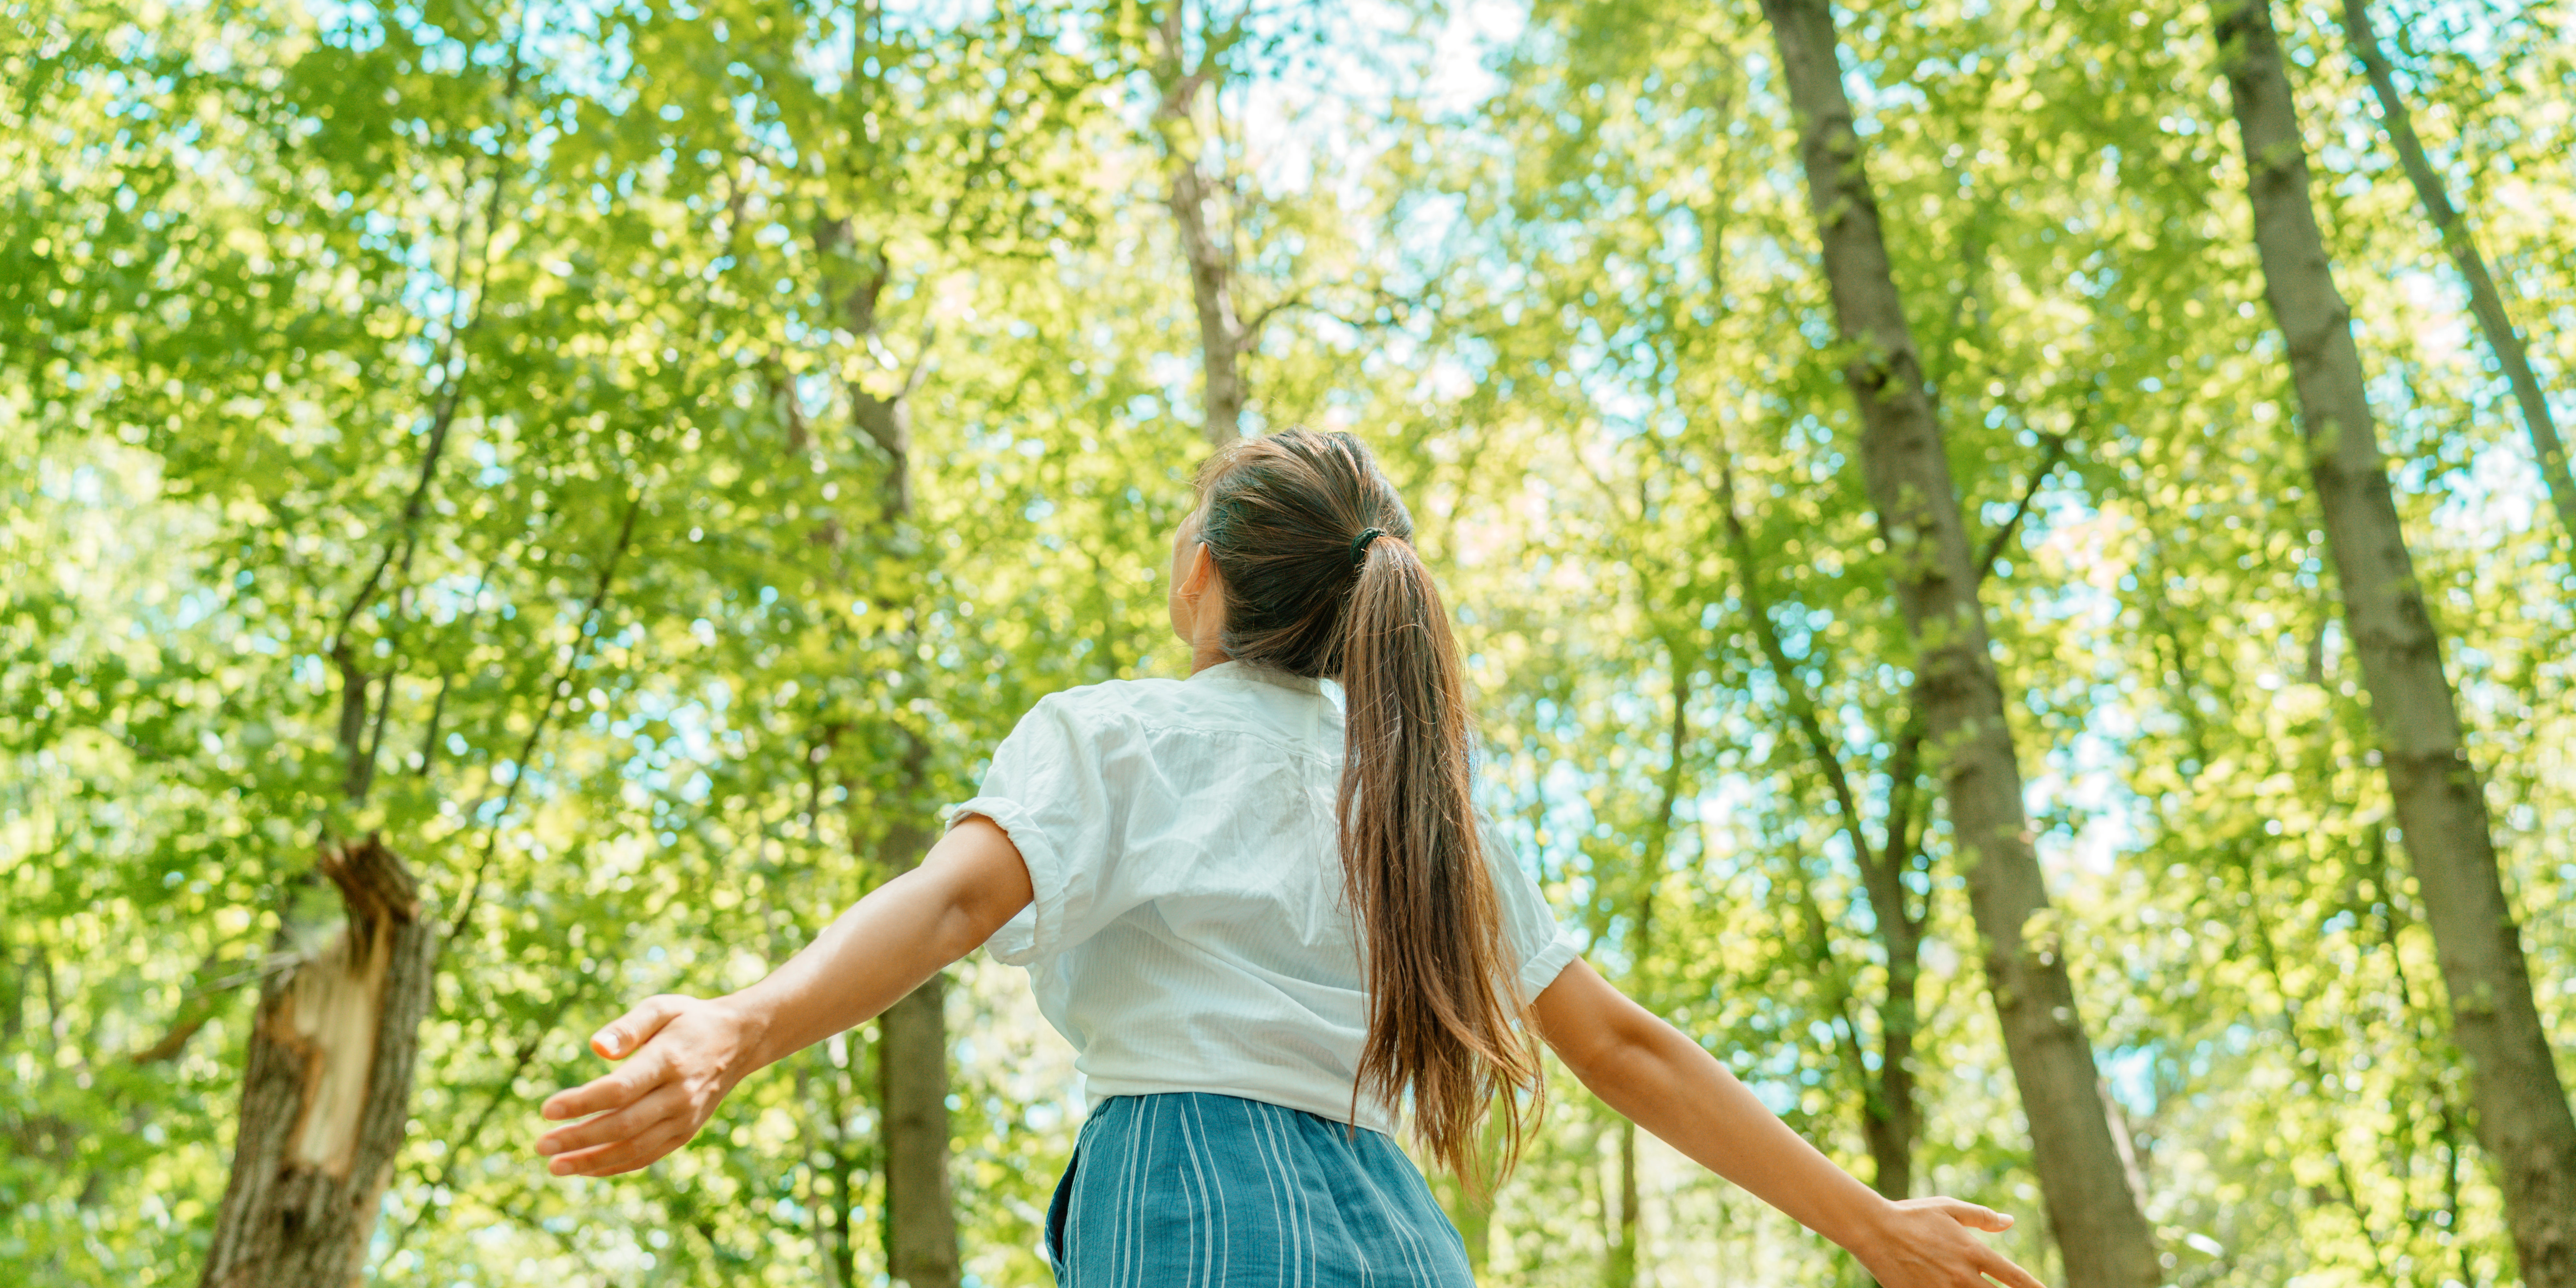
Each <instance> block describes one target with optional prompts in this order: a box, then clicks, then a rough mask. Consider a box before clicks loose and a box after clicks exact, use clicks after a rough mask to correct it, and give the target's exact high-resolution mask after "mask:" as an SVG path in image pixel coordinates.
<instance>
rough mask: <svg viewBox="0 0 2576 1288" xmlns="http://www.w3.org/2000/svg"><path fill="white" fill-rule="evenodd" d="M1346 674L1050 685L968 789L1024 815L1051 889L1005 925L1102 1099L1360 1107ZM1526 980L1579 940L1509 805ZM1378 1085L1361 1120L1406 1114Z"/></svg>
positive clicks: (1222, 671) (1003, 815)
mask: <svg viewBox="0 0 2576 1288" xmlns="http://www.w3.org/2000/svg"><path fill="white" fill-rule="evenodd" d="M1340 697H1341V695H1340V686H1338V685H1332V684H1328V683H1324V682H1319V681H1316V680H1311V679H1303V678H1299V677H1296V676H1291V675H1287V674H1284V673H1281V672H1278V671H1274V670H1269V669H1265V668H1256V667H1251V666H1247V665H1245V664H1243V663H1240V662H1226V663H1221V664H1219V665H1216V666H1212V667H1209V668H1207V669H1206V670H1203V671H1200V672H1199V673H1197V674H1196V675H1193V676H1191V677H1190V678H1189V679H1187V680H1117V681H1111V682H1109V683H1106V684H1095V685H1089V686H1086V687H1084V688H1079V689H1069V690H1066V691H1064V692H1062V693H1056V694H1051V695H1049V696H1048V697H1046V698H1044V699H1042V700H1041V701H1039V703H1038V704H1037V706H1036V707H1034V708H1032V709H1031V710H1030V711H1029V713H1028V715H1026V716H1024V717H1022V718H1021V720H1020V723H1019V727H1018V728H1016V729H1013V730H1012V731H1011V736H1010V737H1008V738H1006V739H1004V740H1003V741H1002V745H1001V746H1000V747H999V748H996V749H995V750H994V752H993V763H992V767H991V768H990V769H989V770H987V771H986V773H985V775H984V785H983V791H982V794H980V795H978V796H976V797H975V798H974V799H973V800H970V801H967V802H965V803H963V804H960V805H953V806H951V807H949V810H948V822H949V823H950V824H951V825H954V824H955V823H956V821H957V820H958V819H959V818H961V817H964V816H966V815H969V814H980V815H983V816H984V817H986V818H990V819H992V820H993V821H994V822H995V823H997V824H999V825H1000V826H1001V827H1002V829H1003V830H1004V831H1006V832H1008V833H1010V836H1011V841H1012V843H1013V844H1014V845H1017V846H1018V847H1019V851H1020V857H1021V858H1022V859H1023V860H1024V861H1026V862H1027V864H1028V869H1029V884H1030V886H1031V887H1032V888H1033V889H1034V891H1035V893H1036V898H1035V899H1034V900H1033V901H1032V902H1031V903H1030V905H1029V906H1028V907H1027V908H1025V909H1023V910H1022V911H1021V912H1020V914H1019V915H1018V916H1016V917H1013V918H1012V919H1011V920H1010V921H1009V922H1008V923H1006V924H1004V925H1003V927H1002V928H1001V929H1000V930H998V931H996V932H994V934H993V937H992V938H991V939H990V940H988V941H987V942H986V944H985V947H986V948H988V949H990V950H991V952H992V954H993V956H994V957H995V958H997V959H999V960H1001V961H1003V962H1006V963H1009V964H1011V965H1014V966H1025V967H1027V968H1028V971H1029V982H1030V986H1031V987H1032V988H1033V989H1034V990H1035V992H1036V994H1037V1003H1038V1009H1039V1010H1040V1011H1041V1012H1042V1013H1044V1014H1045V1016H1046V1018H1047V1022H1048V1023H1050V1024H1053V1025H1054V1026H1055V1028H1056V1031H1057V1032H1060V1033H1062V1034H1064V1036H1065V1038H1066V1040H1068V1041H1070V1042H1072V1043H1073V1047H1074V1051H1075V1053H1076V1057H1077V1058H1076V1061H1075V1067H1076V1068H1078V1069H1080V1070H1081V1071H1082V1073H1083V1075H1084V1077H1085V1078H1086V1080H1087V1085H1088V1090H1089V1093H1090V1095H1091V1096H1092V1097H1093V1098H1094V1099H1095V1100H1097V1099H1100V1098H1105V1097H1109V1096H1123V1095H1143V1094H1148V1093H1152V1092H1163V1091H1209V1092H1218V1093H1221V1094H1224V1095H1230V1096H1242V1097H1245V1098H1247V1099H1252V1100H1262V1101H1267V1102H1269V1103H1271V1104H1276V1105H1285V1106H1287V1107H1289V1108H1292V1109H1303V1110H1306V1111H1309V1112H1311V1113H1316V1114H1320V1115H1323V1116H1324V1117H1327V1118H1330V1119H1333V1120H1335V1121H1350V1120H1351V1115H1352V1100H1351V1088H1352V1085H1353V1083H1354V1081H1355V1079H1356V1078H1357V1076H1358V1067H1359V1056H1360V1046H1361V1042H1362V1039H1363V1038H1364V1037H1365V1036H1366V1034H1367V1012H1366V1008H1367V996H1366V994H1365V992H1364V991H1363V990H1364V988H1365V987H1366V985H1365V977H1364V976H1363V974H1362V963H1361V954H1362V941H1361V939H1360V937H1359V932H1358V927H1357V925H1356V924H1355V923H1354V922H1353V920H1352V918H1351V916H1350V914H1349V911H1348V909H1347V907H1346V905H1345V902H1344V896H1343V888H1342V869H1341V857H1340V852H1339V850H1340V847H1339V844H1338V842H1337V839H1336V831H1337V829H1336V826H1335V822H1334V815H1333V801H1334V796H1335V793H1336V792H1337V791H1338V790H1339V788H1340V785H1341V775H1342V708H1341V702H1340ZM1484 843H1485V844H1484V849H1485V855H1486V859H1487V864H1488V866H1489V868H1490V869H1491V872H1492V875H1493V880H1494V885H1495V889H1496V891H1497V893H1498V894H1499V895H1500V903H1501V906H1502V912H1503V933H1504V942H1505V944H1506V946H1507V947H1508V949H1509V950H1510V952H1511V953H1512V955H1513V957H1514V959H1515V961H1516V962H1517V964H1518V967H1519V977H1518V979H1517V980H1516V981H1512V982H1514V983H1517V985H1518V986H1519V987H1520V988H1521V989H1522V990H1523V992H1524V995H1525V996H1529V997H1536V996H1537V995H1538V993H1539V991H1540V990H1542V989H1545V988H1546V987H1547V986H1548V985H1549V984H1550V983H1551V982H1553V981H1554V980H1555V979H1556V976H1557V973H1558V972H1559V971H1561V970H1563V969H1564V968H1565V966H1566V963H1568V962H1570V961H1572V960H1573V959H1574V957H1575V954H1576V951H1577V947H1578V945H1577V944H1576V942H1575V940H1574V938H1573V936H1572V935H1571V934H1569V933H1566V932H1564V931H1562V930H1560V929H1559V928H1558V926H1557V922H1556V917H1555V916H1554V914H1552V913H1551V912H1550V911H1549V910H1548V906H1547V902H1546V900H1545V898H1544V897H1543V896H1541V895H1540V893H1539V889H1538V885H1537V883H1536V882H1534V881H1532V880H1531V879H1530V877H1529V874H1528V873H1526V872H1524V871H1522V870H1521V867H1520V864H1519V863H1517V862H1515V861H1514V860H1513V858H1512V851H1511V849H1510V848H1509V846H1508V844H1507V842H1506V841H1505V838H1504V837H1503V836H1502V834H1501V833H1500V832H1499V831H1498V830H1496V829H1495V828H1494V827H1493V826H1492V825H1491V823H1490V822H1488V823H1487V824H1486V825H1485V830H1484ZM1395 1120H1396V1113H1395V1111H1394V1110H1393V1109H1392V1107H1390V1106H1387V1105H1383V1104H1380V1103H1377V1102H1375V1101H1374V1100H1368V1099H1363V1100H1362V1101H1361V1102H1360V1103H1359V1106H1358V1119H1357V1121H1358V1122H1359V1124H1360V1125H1361V1126H1364V1127H1370V1128H1374V1129H1376V1130H1378V1131H1384V1132H1389V1133H1392V1132H1393V1130H1394V1127H1395Z"/></svg>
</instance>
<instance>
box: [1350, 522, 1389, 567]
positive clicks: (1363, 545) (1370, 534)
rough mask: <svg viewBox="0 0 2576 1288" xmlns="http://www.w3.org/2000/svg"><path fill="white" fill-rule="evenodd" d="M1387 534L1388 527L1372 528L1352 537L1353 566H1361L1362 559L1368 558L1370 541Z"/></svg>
mask: <svg viewBox="0 0 2576 1288" xmlns="http://www.w3.org/2000/svg"><path fill="white" fill-rule="evenodd" d="M1385 535H1386V529H1384V528H1371V529H1369V530H1368V531H1366V532H1363V533H1361V534H1359V535H1358V536H1356V537H1353V538H1351V566H1352V567H1354V568H1357V567H1359V566H1360V561H1361V560H1363V559H1366V558H1368V548H1369V543H1370V542H1372V541H1375V540H1377V539H1378V538H1379V537H1382V536H1385Z"/></svg>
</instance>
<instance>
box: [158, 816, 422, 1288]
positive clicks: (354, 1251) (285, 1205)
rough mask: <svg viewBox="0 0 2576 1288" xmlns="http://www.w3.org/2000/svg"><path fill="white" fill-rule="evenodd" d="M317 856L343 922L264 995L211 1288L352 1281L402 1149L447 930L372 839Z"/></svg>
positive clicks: (321, 1287)
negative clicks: (439, 930) (441, 934)
mask: <svg viewBox="0 0 2576 1288" xmlns="http://www.w3.org/2000/svg"><path fill="white" fill-rule="evenodd" d="M319 866H320V868H321V871H322V874H323V875H324V876H327V877H329V878H330V879H331V880H332V882H333V883H334V884H336V885H337V886H339V888H340V899H341V902H342V904H343V905H344V906H345V908H346V909H347V914H348V920H347V924H346V925H345V926H343V927H342V928H341V929H340V931H339V932H338V933H337V934H336V935H334V936H333V937H332V938H331V939H330V940H329V941H328V942H327V943H326V944H325V945H324V946H323V947H322V948H320V949H318V950H315V951H313V952H312V953H310V954H309V955H307V956H306V957H304V958H303V960H301V961H300V962H298V963H297V964H296V965H295V968H294V969H293V970H291V971H284V972H280V973H278V974H276V975H274V976H272V977H271V978H270V980H269V982H268V984H267V986H266V987H264V988H263V989H262V990H261V991H260V1004H259V1013H258V1018H257V1020H256V1022H255V1023H254V1024H253V1026H252V1028H251V1038H250V1060H249V1068H248V1071H247V1073H246V1075H245V1076H244V1078H243V1080H242V1108H241V1128H240V1132H239V1135H238V1136H237V1137H236V1139H235V1142H234V1146H233V1167H232V1179H231V1181H230V1182H229V1183H228V1184H227V1185H226V1186H225V1189H224V1202H223V1208H222V1210H221V1211H220V1213H219V1214H218V1215H217V1216H216V1218H215V1237H214V1246H213V1248H212V1249H211V1250H210V1251H209V1252H208V1254H207V1257H206V1267H205V1273H204V1274H203V1276H202V1277H201V1278H200V1279H199V1281H198V1282H199V1283H200V1284H201V1285H203V1288H347V1285H348V1284H350V1283H351V1282H353V1281H354V1280H355V1279H356V1278H357V1277H358V1274H359V1272H360V1269H361V1267H362V1266H363V1265H364V1263H365V1259H366V1253H367V1241H368V1237H369V1236H370V1235H371V1234H372V1233H373V1232H374V1230H375V1227H376V1207H377V1203H378V1200H380V1199H381V1198H382V1197H383V1194H384V1188H385V1183H386V1181H387V1180H388V1179H389V1178H390V1177H391V1176H392V1174H393V1166H394V1153H395V1151H396V1150H397V1149H399V1148H400V1147H401V1145H402V1138H403V1126H404V1123H405V1121H406V1120H407V1118H408V1116H409V1110H410V1105H411V1080H412V1069H413V1065H414V1063H415V1061H416V1060H417V1058H418V1056H419V1052H420V1022H421V1019H422V1017H423V1016H425V1015H427V1014H428V1013H429V1001H430V985H431V982H432V979H433V975H432V963H433V961H434V960H435V958H436V956H437V950H438V936H437V934H436V931H435V930H434V928H433V927H432V926H430V925H429V924H428V923H427V922H425V921H423V920H421V918H420V900H419V895H418V892H417V888H416V887H415V886H414V884H413V882H412V876H411V873H410V871H409V870H408V869H406V868H405V867H404V866H403V862H402V860H401V859H400V858H399V857H397V856H396V855H395V854H394V852H393V851H391V850H388V849H386V848H385V847H384V845H383V844H382V843H380V842H379V841H378V840H377V839H376V838H374V837H372V836H370V837H368V838H367V839H366V840H365V841H363V842H360V843H358V844H355V845H344V846H340V847H337V848H333V849H328V850H325V851H324V852H323V854H322V857H321V862H320V865H319ZM289 942H290V941H289V938H288V932H287V931H286V930H285V929H283V928H281V930H280V931H279V941H278V950H279V951H281V952H283V951H287V950H288V945H289Z"/></svg>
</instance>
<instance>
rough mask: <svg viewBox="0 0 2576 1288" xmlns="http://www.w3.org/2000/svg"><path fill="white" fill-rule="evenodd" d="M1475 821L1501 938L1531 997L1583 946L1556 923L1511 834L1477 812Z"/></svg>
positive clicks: (1524, 992)
mask: <svg viewBox="0 0 2576 1288" xmlns="http://www.w3.org/2000/svg"><path fill="white" fill-rule="evenodd" d="M1477 823H1478V825H1479V827H1480V828H1481V829H1482V832H1483V837H1482V839H1483V841H1484V851H1485V867H1486V869H1487V871H1489V872H1490V873H1491V874H1492V876H1493V879H1494V893H1495V895H1496V896H1498V898H1499V899H1500V901H1501V903H1502V908H1503V940H1504V943H1505V944H1507V945H1508V946H1509V947H1510V948H1511V951H1512V956H1513V959H1514V962H1515V964H1516V965H1517V966H1518V967H1519V972H1520V974H1519V983H1520V987H1521V996H1523V997H1526V998H1536V997H1537V996H1538V995H1539V994H1540V993H1542V992H1545V991H1546V990H1547V986H1548V985H1550V984H1553V983H1555V982H1556V977H1557V976H1558V975H1559V974H1561V973H1563V972H1564V970H1565V968H1566V966H1567V965H1568V964H1569V963H1571V962H1573V960H1574V959H1575V958H1577V957H1579V956H1581V955H1582V954H1583V945H1582V943H1581V942H1580V941H1579V940H1577V939H1576V938H1575V937H1574V932H1572V931H1570V930H1567V929H1565V928H1564V927H1562V926H1560V925H1558V924H1557V921H1556V912H1555V911H1554V910H1553V909H1551V908H1549V907H1548V906H1547V896H1546V895H1545V894H1543V893H1541V892H1540V890H1539V888H1538V882H1536V881H1534V880H1532V879H1531V878H1530V874H1529V871H1528V870H1527V869H1525V868H1523V867H1522V866H1521V862H1520V855H1519V854H1518V853H1517V852H1516V851H1515V850H1514V848H1513V846H1512V842H1511V838H1510V837H1508V836H1505V835H1504V834H1503V830H1502V829H1501V828H1499V827H1497V826H1495V825H1494V821H1493V820H1492V819H1489V818H1485V817H1484V816H1483V815H1481V814H1479V815H1478V816H1477Z"/></svg>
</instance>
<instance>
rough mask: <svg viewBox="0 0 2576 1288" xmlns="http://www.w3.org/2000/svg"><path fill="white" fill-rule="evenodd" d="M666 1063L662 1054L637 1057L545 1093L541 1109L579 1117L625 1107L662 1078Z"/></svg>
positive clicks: (550, 1114) (560, 1116) (548, 1114)
mask: <svg viewBox="0 0 2576 1288" xmlns="http://www.w3.org/2000/svg"><path fill="white" fill-rule="evenodd" d="M663 1072H664V1063H663V1061H662V1060H661V1059H660V1058H659V1057H655V1058H652V1059H647V1060H638V1061H636V1062H635V1063H633V1064H630V1065H628V1066H626V1067H625V1068H623V1069H620V1070H618V1071H617V1072H615V1073H612V1074H609V1075H607V1076H605V1077H600V1078H593V1079H591V1080H590V1081H588V1082H585V1083H583V1084H581V1085H580V1086H578V1087H574V1088H572V1089H570V1090H568V1091H558V1092H556V1093H555V1094H553V1095H551V1096H548V1097H546V1103H545V1104H544V1105H543V1106H542V1107H541V1108H540V1109H539V1111H538V1112H540V1113H542V1114H544V1115H545V1116H546V1117H548V1118H554V1119H564V1118H579V1117H581V1116H583V1115H584V1114H595V1113H598V1112H600V1111H601V1110H603V1109H623V1108H625V1107H626V1106H628V1105H631V1104H633V1103H635V1102H636V1101H637V1100H640V1099H642V1098H643V1097H644V1093H645V1092H648V1091H651V1090H652V1089H653V1086H654V1084H656V1083H658V1082H660V1081H661V1080H662V1075H663Z"/></svg>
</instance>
